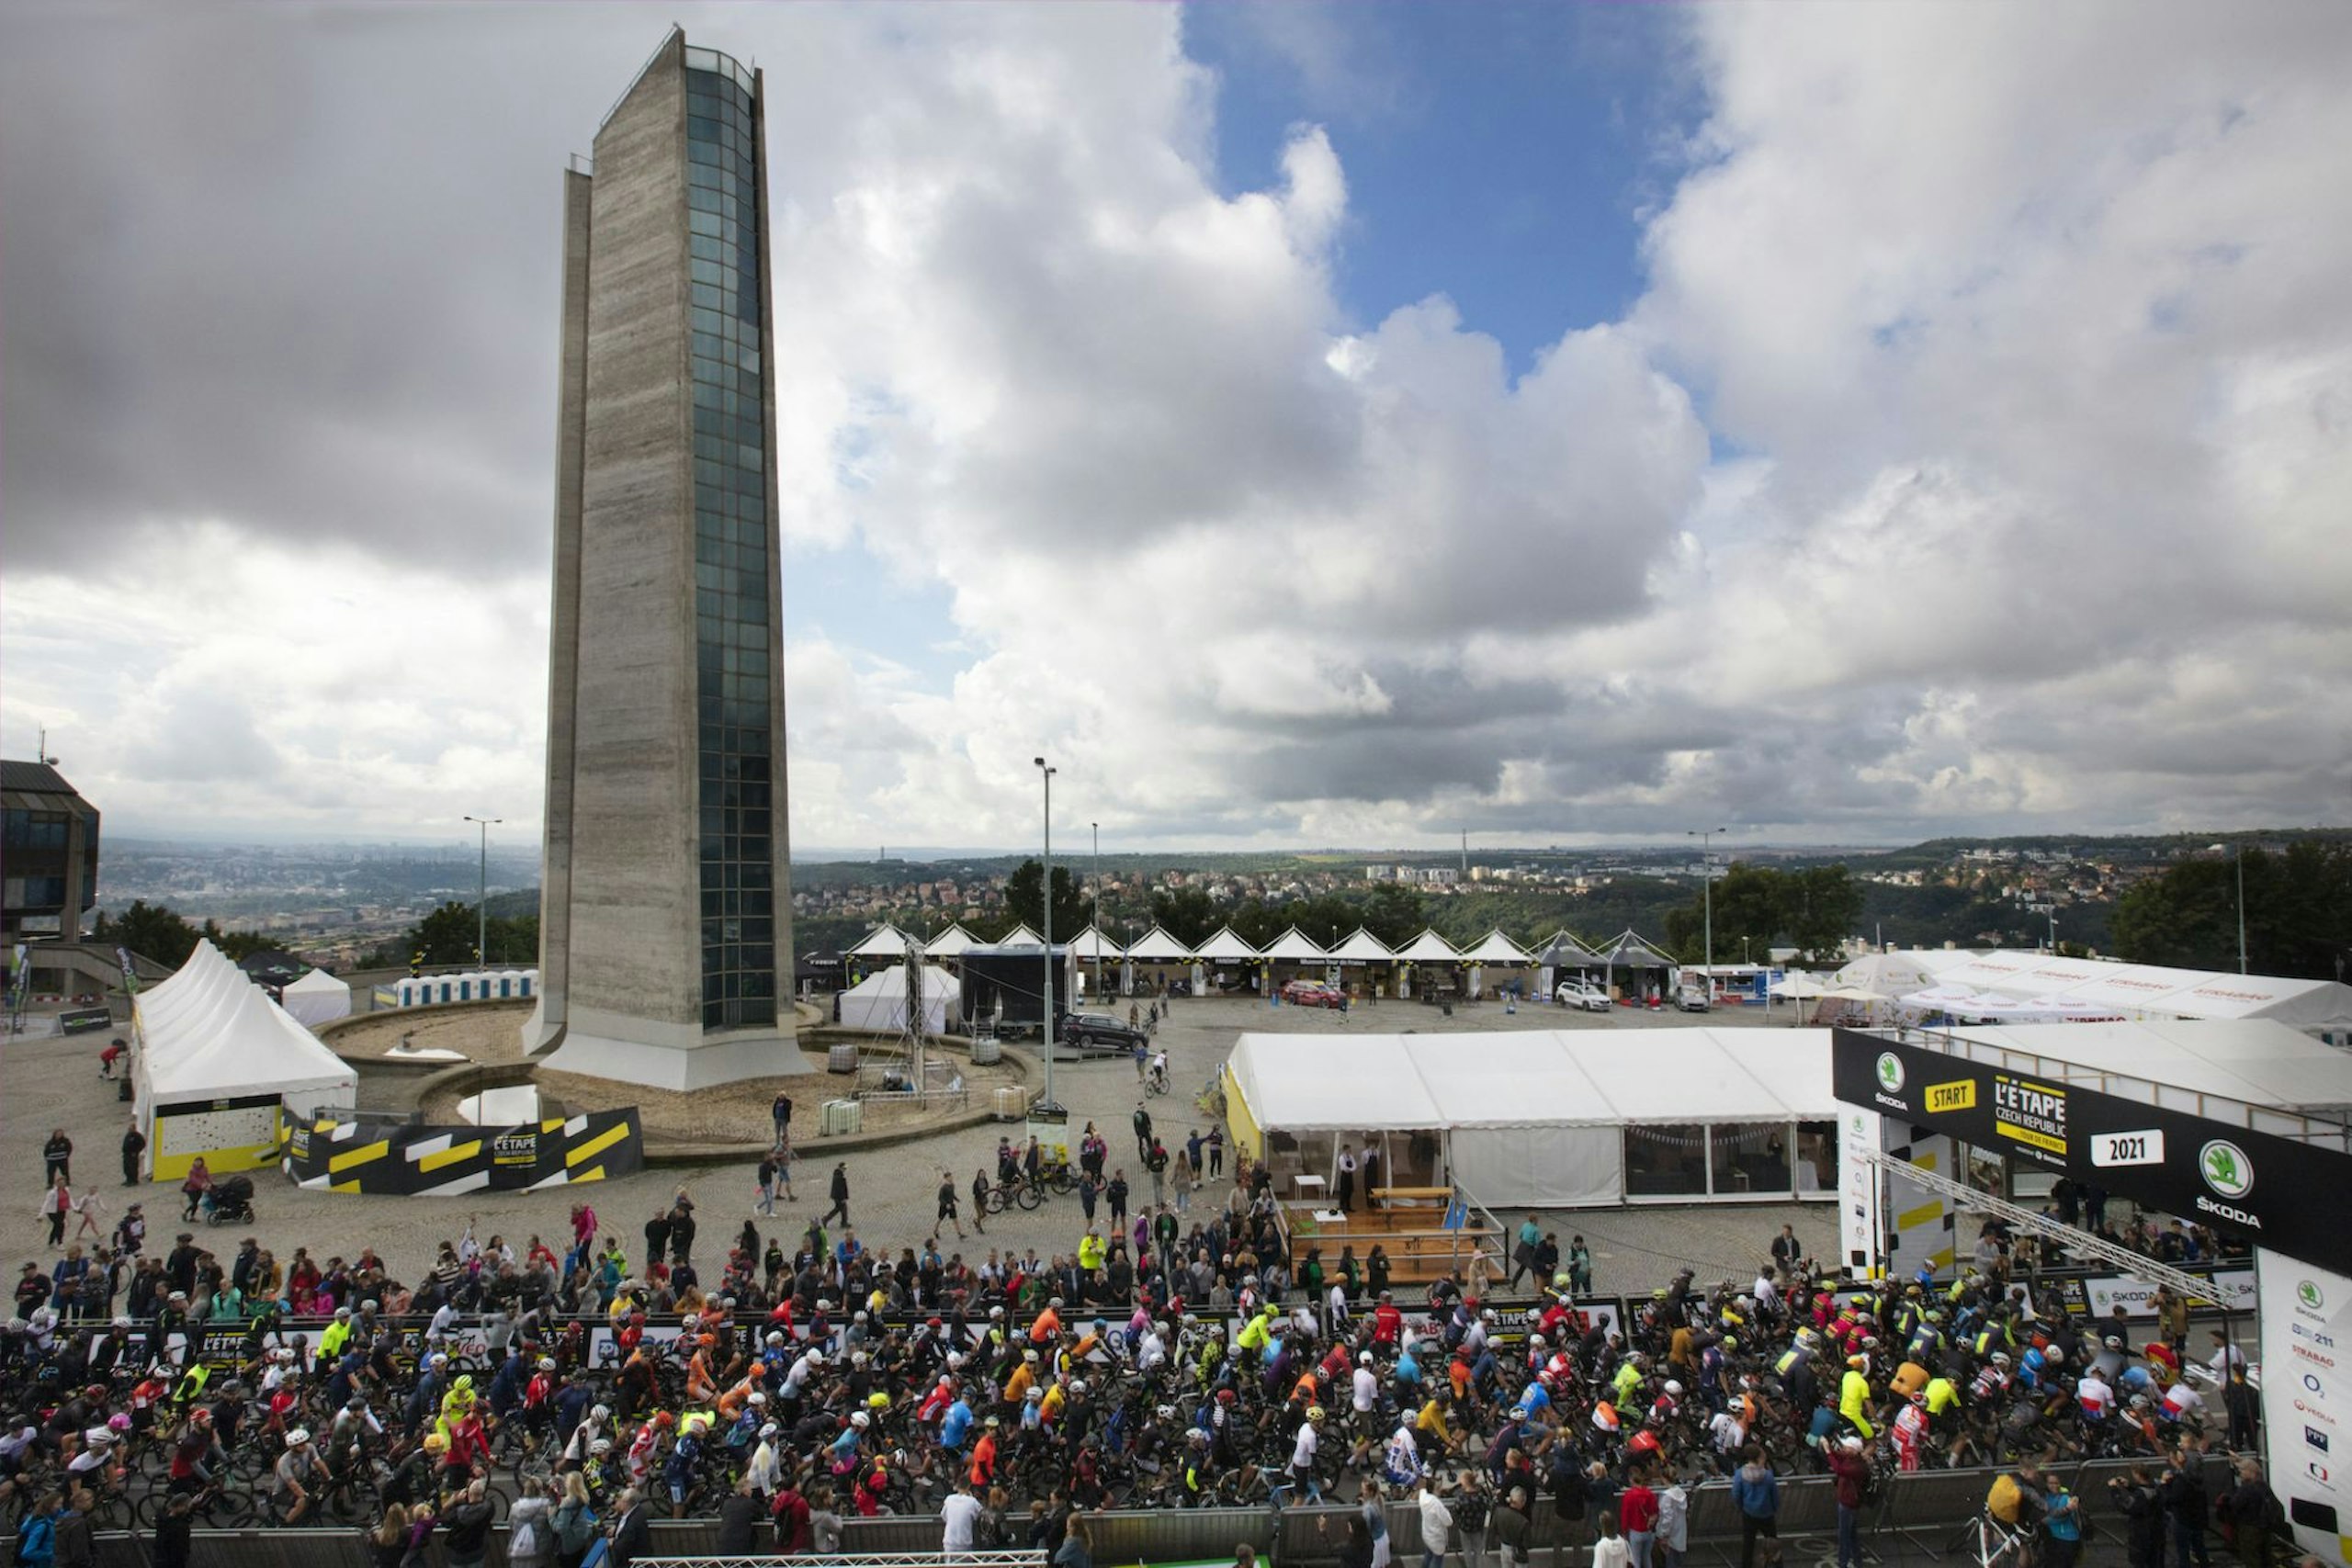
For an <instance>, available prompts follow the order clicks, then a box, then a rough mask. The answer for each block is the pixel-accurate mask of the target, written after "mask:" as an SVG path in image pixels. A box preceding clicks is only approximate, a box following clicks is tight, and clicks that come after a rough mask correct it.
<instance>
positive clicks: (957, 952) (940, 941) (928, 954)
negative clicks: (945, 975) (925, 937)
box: [922, 920, 978, 958]
mask: <svg viewBox="0 0 2352 1568" xmlns="http://www.w3.org/2000/svg"><path fill="white" fill-rule="evenodd" d="M977 941H978V938H976V937H974V936H973V935H972V933H971V932H970V931H966V930H965V929H964V926H963V922H962V921H960V920H959V921H957V922H956V923H955V924H954V925H951V926H949V927H948V928H947V929H946V930H945V931H941V932H940V933H939V934H938V935H937V936H935V937H933V938H932V939H931V940H930V941H928V942H924V943H923V944H922V953H923V956H924V957H925V958H961V957H963V956H964V950H965V949H966V948H968V947H970V946H972V945H973V944H974V943H975V942H977Z"/></svg>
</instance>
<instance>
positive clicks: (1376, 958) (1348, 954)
mask: <svg viewBox="0 0 2352 1568" xmlns="http://www.w3.org/2000/svg"><path fill="white" fill-rule="evenodd" d="M1331 956H1332V957H1333V958H1335V959H1337V960H1339V961H1340V963H1342V964H1392V963H1394V962H1396V958H1397V955H1396V954H1395V953H1391V952H1389V951H1388V944H1387V943H1386V942H1383V941H1381V940H1380V939H1379V938H1378V937H1376V936H1374V935H1373V934H1372V933H1371V932H1370V931H1366V930H1364V929H1363V927H1362V926H1358V927H1357V928H1356V930H1355V932H1354V934H1353V935H1351V936H1350V937H1349V938H1348V939H1347V940H1346V941H1345V942H1341V943H1340V945H1339V946H1337V947H1335V948H1333V949H1332V950H1331Z"/></svg>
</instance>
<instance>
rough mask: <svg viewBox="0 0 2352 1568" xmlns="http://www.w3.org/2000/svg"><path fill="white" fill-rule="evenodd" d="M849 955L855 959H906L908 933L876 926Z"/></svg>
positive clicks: (890, 926) (889, 926)
mask: <svg viewBox="0 0 2352 1568" xmlns="http://www.w3.org/2000/svg"><path fill="white" fill-rule="evenodd" d="M849 953H850V956H851V957H853V958H904V957H905V956H906V955H907V933H906V932H904V931H900V930H899V928H898V927H896V926H892V925H881V926H876V927H875V928H874V930H872V931H868V932H867V933H866V935H865V941H863V942H859V943H858V944H857V945H856V946H855V947H853V948H851V949H850V950H849Z"/></svg>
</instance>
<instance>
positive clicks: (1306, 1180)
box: [1290, 1176, 1328, 1198]
mask: <svg viewBox="0 0 2352 1568" xmlns="http://www.w3.org/2000/svg"><path fill="white" fill-rule="evenodd" d="M1290 1181H1291V1186H1292V1187H1293V1188H1294V1189H1295V1190H1296V1191H1297V1193H1298V1195H1299V1196H1300V1197H1302V1198H1320V1197H1322V1196H1323V1192H1324V1190H1325V1188H1326V1186H1327V1185H1328V1183H1326V1182H1325V1181H1324V1179H1322V1178H1321V1177H1319V1176H1294V1177H1292V1178H1291V1179H1290Z"/></svg>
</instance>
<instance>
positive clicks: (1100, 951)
mask: <svg viewBox="0 0 2352 1568" xmlns="http://www.w3.org/2000/svg"><path fill="white" fill-rule="evenodd" d="M1043 940H1044V939H1043V938H1041V937H1039V936H1038V935H1037V933H1036V932H1035V931H1032V930H1030V929H1029V927H1027V926H1026V925H1023V926H1022V927H1021V928H1020V929H1019V930H1017V931H1014V932H1013V933H1012V935H1011V936H1008V937H1005V938H1003V939H1002V940H1001V942H997V943H994V944H989V943H983V942H981V941H980V940H979V939H978V937H975V936H974V935H972V933H971V932H969V931H966V930H965V929H964V927H963V926H962V925H961V924H956V925H951V926H949V927H948V928H947V929H946V930H945V931H942V932H940V933H939V934H938V935H937V936H934V937H927V938H921V939H910V938H909V937H908V935H907V934H906V932H904V931H900V930H899V928H898V927H897V926H895V925H883V926H877V927H876V928H875V930H873V931H870V932H868V933H867V934H866V936H865V939H864V940H862V941H861V942H858V943H857V945H855V946H854V947H852V948H851V949H850V950H849V956H850V957H852V958H878V959H885V960H890V959H903V958H905V957H906V955H907V950H908V948H909V947H910V945H914V944H915V942H918V941H919V942H920V945H921V946H922V952H923V956H924V957H925V958H936V959H944V958H956V957H960V956H961V955H962V954H963V953H966V952H967V951H969V950H970V949H972V948H974V947H979V946H986V945H996V946H1005V947H1017V946H1028V947H1035V946H1037V945H1038V944H1039V943H1040V942H1042V941H1043ZM1059 940H1060V941H1061V942H1067V944H1068V945H1069V950H1070V951H1071V952H1072V953H1075V954H1076V955H1077V957H1078V959H1079V961H1080V963H1087V962H1091V961H1101V962H1106V963H1107V962H1114V961H1117V960H1122V959H1124V960H1126V961H1129V962H1133V963H1137V964H1186V963H1193V962H1199V963H1204V964H1243V963H1250V962H1253V961H1270V962H1273V963H1277V964H1333V963H1337V964H1486V965H1517V966H1521V967H1534V966H1536V965H1538V964H1541V965H1543V966H1544V967H1547V968H1577V969H1604V968H1609V967H1611V966H1613V967H1616V968H1620V969H1635V968H1664V967H1668V966H1670V965H1672V964H1673V962H1674V961H1673V960H1672V959H1670V958H1668V957H1666V956H1664V955H1663V954H1661V953H1658V952H1657V949H1656V948H1655V947H1654V946H1653V945H1652V944H1651V943H1650V942H1647V941H1645V939H1643V938H1642V937H1641V936H1639V935H1637V934H1636V933H1634V932H1633V931H1626V932H1625V933H1624V934H1623V935H1622V936H1620V937H1619V938H1618V939H1617V940H1616V941H1615V942H1611V943H1610V944H1609V945H1608V946H1607V947H1606V948H1599V949H1596V948H1591V947H1588V946H1586V945H1585V944H1584V943H1582V942H1578V941H1577V939H1576V938H1575V937H1573V936H1570V935H1569V934H1568V933H1567V932H1566V931H1559V932H1556V933H1555V934H1554V935H1553V936H1552V938H1551V939H1550V940H1549V941H1547V942H1544V943H1541V944H1540V945H1539V947H1538V948H1537V950H1536V951H1534V952H1530V951H1529V950H1528V949H1527V948H1525V947H1522V946H1521V945H1520V944H1519V943H1518V942H1514V941H1512V940H1511V939H1510V937H1508V936H1506V935H1505V934H1503V932H1502V931H1499V930H1498V931H1488V932H1487V934H1486V935H1485V936H1484V937H1481V938H1480V939H1479V940H1478V941H1477V942H1474V943H1472V944H1471V945H1469V946H1467V947H1456V946H1455V945H1454V944H1453V943H1452V942H1448V941H1446V940H1445V938H1443V937H1442V936H1440V935H1438V933H1437V932H1436V931H1427V930H1425V931H1422V932H1421V933H1420V934H1419V936H1416V937H1415V938H1413V940H1412V941H1410V942H1406V943H1405V944H1404V945H1403V946H1401V947H1393V948H1392V947H1390V946H1389V945H1388V944H1387V943H1386V942H1383V941H1381V940H1380V939H1379V938H1378V937H1376V936H1374V935H1373V934H1372V932H1370V931H1365V930H1363V929H1361V928H1359V929H1358V930H1357V931H1355V933H1354V934H1353V935H1351V936H1349V937H1347V938H1345V939H1344V940H1342V941H1340V942H1336V943H1333V944H1331V945H1329V946H1327V945H1325V944H1324V943H1322V942H1317V940H1316V939H1315V938H1313V937H1311V936H1309V935H1307V934H1306V932H1305V931H1300V930H1299V929H1298V928H1297V927H1296V926H1293V927H1291V928H1290V929H1289V930H1288V931H1284V932H1283V934H1282V935H1280V936H1278V937H1276V938H1275V939H1274V940H1273V941H1272V942H1269V943H1267V944H1266V945H1265V946H1264V947H1262V948H1261V947H1253V946H1251V945H1250V943H1249V942H1245V941H1243V940H1242V939H1241V937H1240V936H1239V935H1238V934H1237V933H1236V932H1235V931H1234V930H1233V928H1232V927H1231V926H1219V927H1218V928H1217V929H1216V931H1215V932H1214V933H1212V934H1211V935H1209V936H1208V937H1206V938H1204V940H1202V941H1200V942H1179V941H1178V940H1177V939H1176V938H1174V937H1172V936H1170V934H1169V933H1168V931H1166V929H1165V928H1163V927H1160V926H1154V927H1152V928H1151V930H1150V931H1147V932H1146V933H1144V934H1143V935H1142V936H1140V937H1137V938H1136V940H1135V941H1134V942H1126V943H1123V942H1118V941H1116V940H1114V938H1112V937H1109V936H1106V935H1104V934H1103V932H1102V931H1099V930H1097V929H1095V928H1094V927H1092V926H1089V927H1088V928H1087V929H1086V930H1084V931H1080V933H1079V934H1078V935H1076V936H1074V937H1068V938H1062V939H1059Z"/></svg>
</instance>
